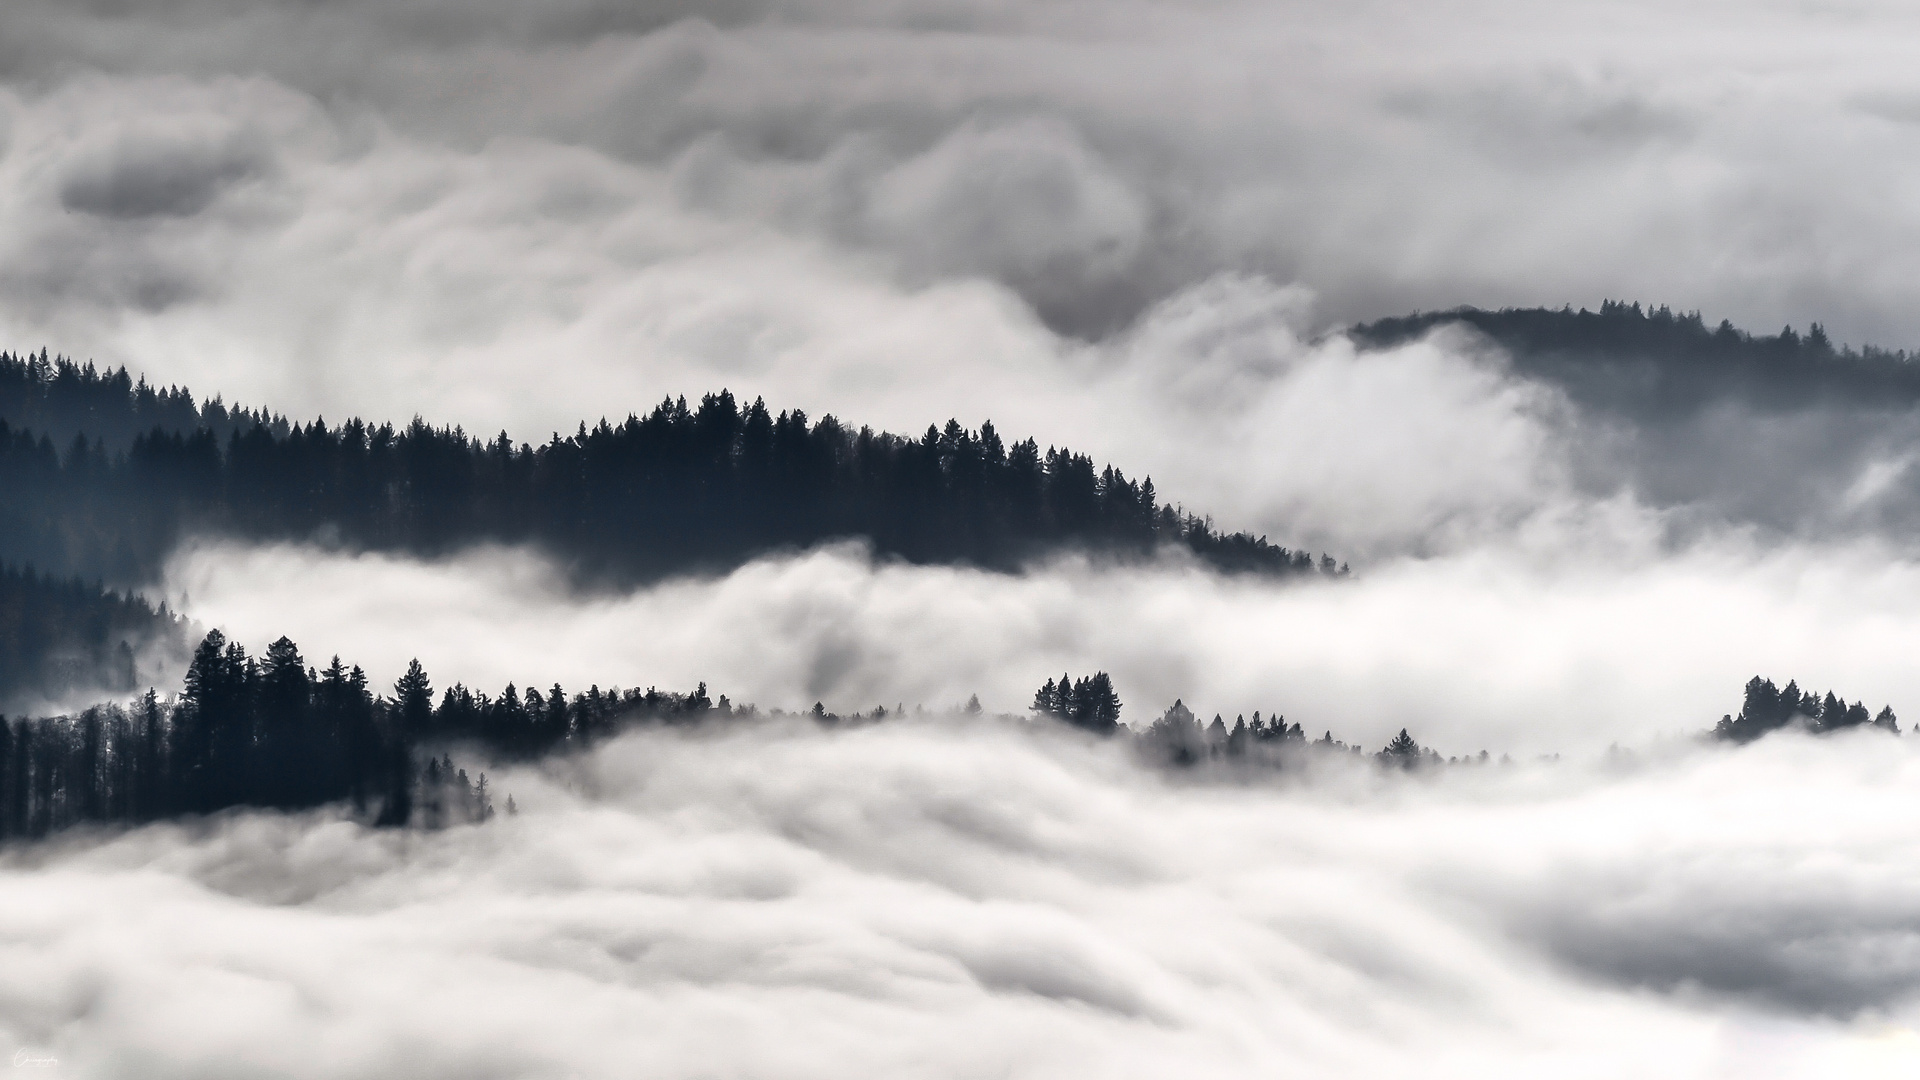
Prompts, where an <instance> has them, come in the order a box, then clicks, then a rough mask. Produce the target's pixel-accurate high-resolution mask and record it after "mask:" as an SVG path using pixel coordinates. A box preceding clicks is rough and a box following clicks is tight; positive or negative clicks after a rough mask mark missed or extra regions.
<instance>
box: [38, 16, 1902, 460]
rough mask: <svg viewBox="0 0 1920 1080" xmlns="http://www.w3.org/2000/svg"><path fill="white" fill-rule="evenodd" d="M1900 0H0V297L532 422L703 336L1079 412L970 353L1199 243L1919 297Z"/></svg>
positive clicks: (244, 374) (1214, 265) (264, 394)
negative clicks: (1, 2)
mask: <svg viewBox="0 0 1920 1080" xmlns="http://www.w3.org/2000/svg"><path fill="white" fill-rule="evenodd" d="M1916 18H1920V16H1916V15H1915V13H1913V12H1912V11H1911V9H1909V8H1908V7H1906V6H1904V5H1899V4H1892V3H1851V4H1849V3H1821V4H1814V3H1739V4H1734V3H1704V2H1696V3H1688V4H1671V3H1659V4H1655V3H1641V2H1633V0H1615V2H1609V3H1566V4H1552V5H1542V4H1534V3H1520V2H1511V0H1463V2H1455V3H1437V4H1436V3H1386V2H1361V3H1341V4H1285V5H1275V4H1261V3H1245V2H1237V0H1219V2H1213V3H1205V4H1194V3H1152V2H1144V0H1134V2H1127V0H1112V2H1092V0H1086V2H1078V0H1072V2H1061V3H1047V4H1000V5H996V4H992V3H966V4H961V3H953V2H949V0H903V2H888V3H882V2H875V3H831V4H825V3H819V4H812V3H791V4H788V3H758V2H752V0H740V2H734V3H727V2H722V3H716V4H711V5H697V4H659V5H628V4H600V3H584V2H583V3H569V2H566V0H555V2H552V3H544V4H507V3H494V4H471V3H453V2H451V0H447V2H441V0H416V2H407V3H342V4H327V5H313V4H307V3H283V4H252V3H248V4H240V3H223V2H219V0H198V2H189V0H181V2H175V3H150V4H134V5H126V4H67V3H50V2H49V3H42V2H35V0H23V2H21V3H17V4H11V5H9V7H8V11H7V14H6V16H5V19H6V31H7V32H6V33H5V35H4V42H0V86H3V87H4V90H0V133H3V134H0V140H3V141H0V146H4V150H5V154H4V157H0V265H3V266H4V267H5V270H4V271H0V337H4V338H5V339H6V340H7V341H8V342H10V343H12V344H13V345H14V346H16V347H25V346H37V345H40V344H47V345H50V346H52V347H53V348H55V349H56V350H62V349H63V350H66V351H69V352H73V353H75V354H78V355H82V356H93V357H98V358H101V359H106V360H112V361H127V362H130V363H134V364H135V365H136V366H139V367H143V368H145V369H147V370H150V371H153V372H154V373H155V374H157V375H158V376H160V377H161V378H163V379H169V380H190V381H191V382H192V383H193V384H194V385H195V386H196V387H209V388H214V389H218V390H220V391H223V392H225V393H226V394H227V395H228V396H229V397H230V398H231V397H235V396H239V397H243V398H246V399H248V400H253V401H261V402H264V403H267V404H270V405H272V406H274V407H276V408H281V409H285V410H288V411H291V412H294V413H296V414H310V413H312V412H314V411H319V410H324V411H326V412H328V413H331V414H334V415H338V414H340V413H342V412H345V411H350V410H351V411H358V412H363V413H368V414H373V415H380V416H388V415H392V416H399V417H402V418H404V416H405V415H407V414H409V413H411V412H413V411H416V410H417V411H420V412H423V413H425V414H427V415H429V416H430V417H434V418H440V419H445V420H449V421H460V422H463V423H466V424H468V425H469V426H472V427H477V428H481V429H491V428H493V427H497V426H501V425H505V426H509V427H512V428H513V429H514V430H515V431H516V433H523V434H525V435H526V436H527V437H538V436H539V435H541V434H543V433H544V431H545V430H546V429H549V428H552V427H560V428H563V429H564V428H568V427H571V426H572V424H573V423H574V422H575V421H576V420H577V419H578V418H579V417H580V416H581V415H583V414H585V415H598V414H599V413H601V412H613V413H615V414H616V415H617V414H619V413H622V412H624V411H625V410H627V409H629V408H636V407H641V406H644V405H646V404H648V403H650V402H651V401H653V400H656V399H657V398H658V396H659V395H660V394H663V393H682V392H684V393H690V394H694V393H698V392H700V391H701V390H705V389H710V388H714V387H716V386H717V385H719V384H721V383H727V384H731V385H732V386H733V387H734V388H735V389H736V391H742V390H744V391H747V392H764V393H767V394H768V395H769V397H770V398H778V399H779V400H780V402H782V403H792V404H799V405H803V406H805V407H807V408H808V409H809V410H810V411H812V412H814V413H816V414H817V413H819V412H821V411H823V410H832V411H835V412H838V413H841V414H844V415H848V416H851V417H854V418H857V419H861V420H871V421H873V422H877V423H886V424H891V425H895V426H905V427H913V428H917V427H918V426H919V425H920V424H923V423H924V422H925V421H926V420H927V419H928V418H929V417H935V418H944V416H946V415H948V414H950V413H958V414H962V415H963V416H967V417H968V418H969V419H970V420H971V421H972V422H977V421H978V420H979V419H981V418H983V417H984V416H986V415H988V414H991V415H992V416H993V417H994V418H995V419H997V420H1001V421H1002V422H1003V426H1005V425H1006V421H1008V420H1012V419H1021V420H1027V421H1029V422H1030V425H1031V426H1033V427H1034V428H1035V429H1036V430H1037V433H1038V434H1040V435H1041V437H1042V438H1043V440H1045V439H1065V438H1070V437H1078V438H1080V439H1081V440H1082V441H1087V440H1088V439H1089V437H1090V435H1089V429H1090V428H1093V427H1095V426H1097V425H1096V423H1095V422H1094V421H1090V420H1084V419H1079V418H1072V417H1068V418H1063V419H1062V420H1061V421H1060V422H1059V423H1058V424H1055V425H1049V424H1048V423H1046V422H1045V421H1046V415H1045V413H1044V411H1043V410H1040V409H1033V410H1031V412H1030V414H1023V413H1021V409H1022V406H1021V405H1020V404H1018V403H1017V402H1013V401H1009V400H1008V397H1009V396H1010V395H1006V394H995V395H988V394H985V393H972V394H969V393H967V392H966V389H967V388H968V387H977V386H981V385H992V386H995V388H996V389H998V386H997V384H995V383H993V382H992V381H990V380H986V381H983V380H982V379H981V378H980V377H979V376H980V375H982V374H983V373H985V374H989V375H991V374H995V373H998V372H1000V371H1002V370H1003V369H1014V370H1018V371H1021V372H1024V373H1026V374H1027V375H1028V376H1029V377H1031V378H1033V379H1035V380H1038V381H1040V382H1041V383H1042V384H1043V385H1045V384H1050V383H1052V382H1053V381H1054V380H1053V377H1054V376H1056V375H1058V374H1059V373H1060V372H1061V371H1062V370H1066V371H1069V372H1072V371H1074V370H1075V368H1076V365H1084V366H1092V367H1096V368H1097V367H1101V366H1104V365H1107V364H1110V363H1112V362H1113V360H1112V357H1111V355H1110V353H1111V350H1110V349H1109V348H1106V347H1104V346H1102V347H1097V348H1094V349H1092V350H1091V351H1088V350H1086V349H1084V348H1082V347H1081V345H1080V344H1079V343H1080V342H1082V341H1085V340H1095V341H1099V342H1103V343H1104V342H1110V341H1112V340H1113V339H1115V337H1116V335H1124V334H1125V333H1126V332H1127V331H1128V329H1129V328H1130V327H1133V326H1134V325H1135V324H1136V323H1137V322H1138V320H1140V319H1141V318H1142V317H1143V314H1144V313H1145V312H1147V311H1148V310H1149V309H1151V308H1153V306H1154V305H1156V304H1160V303H1163V302H1166V301H1168V300H1169V299H1172V298H1178V297H1180V296H1182V295H1185V294H1188V293H1190V292H1191V291H1192V290H1196V289H1199V290H1203V295H1204V290H1207V289H1210V288H1213V286H1212V285H1210V284H1209V283H1211V282H1214V281H1215V280H1216V279H1217V278H1218V277H1219V276H1220V275H1223V274H1241V275H1251V276H1252V278H1253V279H1255V280H1260V281H1263V282H1265V283H1266V285H1267V287H1270V288H1273V289H1275V290H1280V289H1283V288H1285V287H1297V288H1299V289H1301V290H1304V291H1305V293H1304V295H1307V296H1311V297H1312V301H1311V304H1310V305H1309V306H1308V307H1307V308H1306V309H1305V313H1304V314H1303V315H1302V317H1301V318H1302V325H1303V327H1304V328H1305V329H1307V330H1312V329H1315V328H1318V327H1322V326H1325V325H1328V324H1330V323H1334V322H1338V321H1341V320H1348V319H1353V318H1358V317H1367V316H1375V315H1384V314H1391V313H1395V312H1399V311H1402V310H1405V309H1409V308H1414V307H1427V308H1432V307H1436V306H1446V305H1452V304H1457V303H1476V304H1481V305H1493V306H1497V305H1502V304H1551V305H1556V306H1557V305H1559V304H1561V303H1567V302H1571V303H1575V304H1587V305H1597V304H1598V303H1599V302H1600V301H1601V300H1602V299H1604V298H1607V297H1626V296H1631V297H1636V298H1644V299H1648V300H1657V301H1660V302H1665V303H1670V304H1673V305H1675V306H1677V307H1682V308H1695V307H1697V308H1700V309H1702V310H1703V311H1705V312H1706V313H1707V315H1708V316H1709V317H1710V318H1716V319H1717V318H1719V317H1722V316H1726V317H1732V318H1734V319H1735V320H1736V321H1739V322H1742V323H1744V324H1749V325H1752V326H1754V327H1756V328H1761V329H1775V328H1777V327H1778V325H1779V324H1780V323H1783V322H1793V323H1795V324H1801V325H1803V324H1805V323H1806V322H1807V321H1809V320H1814V319H1818V320H1822V321H1824V322H1826V323H1827V325H1828V326H1829V327H1831V328H1832V330H1833V331H1834V333H1835V334H1836V335H1837V336H1839V337H1841V338H1843V339H1852V340H1865V339H1871V340H1875V341H1879V342H1882V343H1891V344H1907V343H1914V342H1920V315H1915V314H1914V312H1915V311H1916V308H1915V305H1914V304H1912V303H1911V297H1910V291H1911V284H1910V283H1911V282H1912V281H1913V280H1914V277H1915V274H1914V269H1915V267H1914V259H1915V256H1914V255H1913V254H1912V253H1913V252H1914V251H1916V250H1920V243H1916V240H1920V204H1916V203H1915V202H1914V201H1913V200H1912V199H1911V198H1910V197H1909V196H1908V195H1907V187H1906V185H1905V184H1904V182H1903V180H1902V177H1903V176H1904V174H1905V172H1906V166H1907V163H1908V161H1909V159H1910V158H1911V155H1912V153H1913V149H1914V147H1915V143H1916V140H1920V78H1916V77H1915V76H1914V75H1913V73H1912V68H1911V64H1910V56H1909V55H1908V52H1907V50H1906V49H1905V48H1904V44H1905V42H1907V41H1908V40H1910V31H1911V30H1913V29H1915V27H1913V26H1912V25H1911V24H1912V22H1913V20H1915V19H1916ZM1176 302H1177V299H1176ZM1150 362H1151V363H1163V364H1168V365H1177V364H1178V363H1179V358H1177V357H1166V358H1160V357H1155V358H1152V359H1151V360H1150ZM1016 385H1018V384H1016ZM1113 441H1115V442H1116V443H1118V442H1121V441H1122V440H1117V439H1116V440H1113ZM1120 448H1124V447H1120ZM1143 456H1148V457H1150V456H1151V455H1147V454H1145V453H1144V451H1143ZM1149 464H1152V465H1155V466H1157V465H1158V464H1159V463H1158V462H1157V461H1150V462H1149Z"/></svg>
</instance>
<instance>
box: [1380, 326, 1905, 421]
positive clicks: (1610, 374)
mask: <svg viewBox="0 0 1920 1080" xmlns="http://www.w3.org/2000/svg"><path fill="white" fill-rule="evenodd" d="M1453 324H1458V325H1462V326H1468V327H1471V328H1473V329H1474V330H1476V331H1478V332H1479V333H1481V334H1484V335H1485V336H1486V337H1487V338H1489V339H1491V340H1492V341H1493V342H1495V343H1496V344H1498V345H1500V346H1501V347H1502V348H1503V349H1504V350H1506V352H1507V353H1508V354H1509V355H1510V356H1511V357H1512V360H1513V363H1514V367H1515V369H1516V370H1517V371H1519V372H1520V373H1522V374H1526V375H1533V376H1536V377H1540V378H1544V379H1547V380H1549V381H1552V382H1554V383H1556V384H1558V385H1560V386H1562V387H1564V388H1565V389H1566V390H1567V391H1568V392H1569V393H1570V394H1571V395H1572V396H1573V398H1574V399H1575V400H1576V401H1578V402H1580V403H1581V404H1583V405H1586V406H1588V407H1593V408H1600V409H1608V410H1625V411H1633V412H1635V413H1639V414H1659V413H1673V412H1690V411H1693V410H1697V409H1700V408H1703V407H1706V406H1708V405H1710V404H1713V403H1715V402H1722V401H1727V400H1735V401H1739V402H1742V403H1744V404H1748V405H1756V406H1760V407H1768V408H1801V407H1805V406H1807V405H1809V404H1815V403H1819V402H1822V401H1836V400H1843V401H1848V402H1852V403H1858V404H1865V405H1872V406H1876V407H1890V406H1895V405H1901V406H1911V405H1914V404H1916V403H1920V363H1916V362H1915V357H1914V356H1913V355H1911V354H1909V353H1908V352H1907V351H1906V350H1904V349H1897V350H1896V349H1883V348H1878V347H1876V346H1873V345H1866V346H1862V347H1860V348H1857V349H1856V348H1854V347H1852V346H1850V345H1848V346H1836V345H1835V344H1834V343H1833V341H1832V340H1831V339H1829V338H1828V336H1827V333H1826V330H1825V329H1824V328H1823V327H1821V326H1820V324H1819V323H1813V324H1811V325H1809V326H1808V327H1807V330H1806V332H1805V333H1800V332H1798V331H1795V330H1794V329H1793V328H1792V327H1790V326H1789V327H1783V328H1782V329H1781V330H1780V332H1779V333H1777V334H1752V333H1748V332H1746V331H1744V330H1740V329H1738V328H1736V327H1735V326H1734V325H1733V324H1732V323H1731V322H1730V321H1727V320H1724V319H1723V320H1721V321H1720V323H1719V324H1718V325H1714V326H1709V325H1708V324H1707V322H1706V320H1705V319H1704V318H1703V317H1702V316H1701V314H1700V313H1699V312H1697V311H1690V312H1676V311H1674V310H1673V309H1671V308H1669V307H1666V306H1664V305H1663V306H1660V307H1654V306H1652V305H1648V306H1646V307H1642V306H1641V305H1640V304H1639V303H1637V302H1636V303H1623V302H1618V301H1607V302H1605V303H1603V304H1601V305H1600V310H1598V311H1590V310H1588V309H1586V308H1580V309H1579V310H1575V309H1573V308H1572V307H1563V308H1560V309H1557V310H1556V309H1552V308H1502V309H1500V310H1497V311H1490V310H1486V309H1483V308H1474V307H1460V308H1454V309H1452V310H1449V311H1435V312H1421V313H1417V314H1413V315H1405V316H1400V317H1396V318H1388V319H1379V320H1376V321H1374V322H1367V323H1360V324H1357V325H1355V326H1353V327H1351V328H1349V329H1348V331H1347V333H1348V334H1349V335H1350V336H1351V337H1352V338H1353V339H1354V341H1355V342H1357V343H1358V344H1360V345H1362V346H1364V347H1372V348H1379V347H1385V346H1390V345H1397V344H1401V343H1404V342H1407V341H1411V340H1414V339H1416V338H1419V337H1422V336H1424V335H1425V334H1427V333H1429V332H1430V331H1432V330H1434V329H1435V328H1437V327H1440V326H1446V325H1453Z"/></svg>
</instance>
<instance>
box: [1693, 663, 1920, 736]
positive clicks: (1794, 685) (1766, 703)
mask: <svg viewBox="0 0 1920 1080" xmlns="http://www.w3.org/2000/svg"><path fill="white" fill-rule="evenodd" d="M1866 724H1871V725H1873V726H1874V727H1876V728H1880V729H1882V730H1885V731H1889V732H1892V733H1893V734H1895V735H1898V734H1899V733H1900V721H1899V720H1898V719H1897V718H1895V717H1894V715H1893V706H1891V705H1887V706H1882V707H1881V709H1880V711H1879V712H1878V713H1877V714H1874V715H1873V716H1872V717H1871V718H1869V716H1868V713H1867V707H1866V705H1864V704H1862V703H1861V702H1858V701H1856V702H1854V703H1853V704H1851V705H1849V704H1847V703H1846V701H1845V700H1844V699H1842V698H1838V697H1835V696H1834V694H1833V691H1831V690H1829V691H1827V692H1826V694H1825V695H1824V696H1823V695H1821V694H1818V693H1815V692H1813V691H1803V690H1801V689H1800V684H1799V683H1798V682H1796V681H1793V680H1789V681H1788V682H1787V685H1786V688H1785V689H1781V688H1780V687H1777V686H1775V685H1774V684H1773V680H1772V679H1762V678H1761V677H1760V676H1758V675H1755V676H1754V677H1753V678H1752V679H1750V680H1748V681H1747V689H1746V698H1745V700H1744V701H1743V702H1741V705H1740V715H1738V716H1723V717H1721V718H1720V722H1719V723H1718V724H1715V725H1714V728H1713V735H1714V737H1715V738H1717V739H1722V740H1725V741H1728V742H1736V743H1746V742H1752V741H1753V740H1755V739H1758V738H1759V737H1761V736H1762V735H1765V734H1767V733H1768V732H1770V731H1778V730H1780V729H1782V728H1787V727H1800V728H1803V729H1804V730H1807V731H1811V732H1814V733H1815V734H1826V733H1829V732H1835V731H1845V730H1847V729H1849V728H1857V727H1860V726H1862V725H1866Z"/></svg>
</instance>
